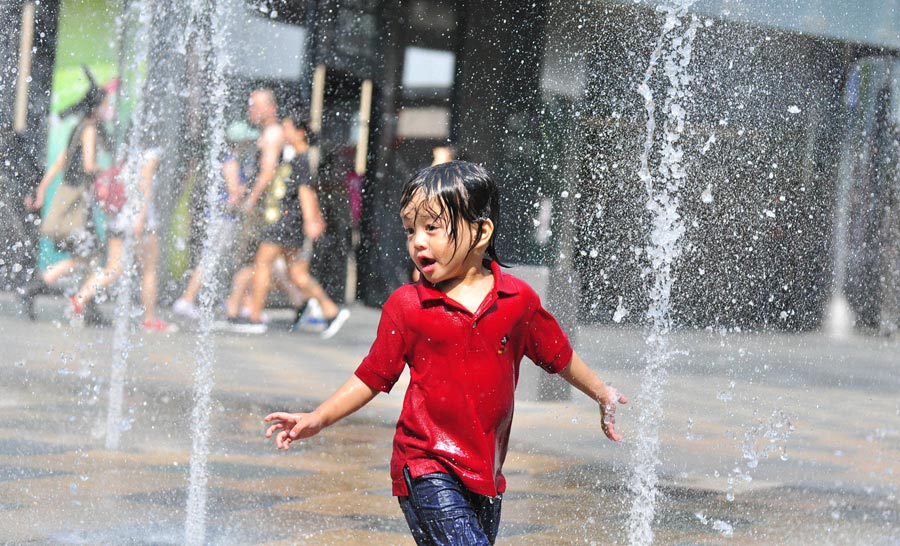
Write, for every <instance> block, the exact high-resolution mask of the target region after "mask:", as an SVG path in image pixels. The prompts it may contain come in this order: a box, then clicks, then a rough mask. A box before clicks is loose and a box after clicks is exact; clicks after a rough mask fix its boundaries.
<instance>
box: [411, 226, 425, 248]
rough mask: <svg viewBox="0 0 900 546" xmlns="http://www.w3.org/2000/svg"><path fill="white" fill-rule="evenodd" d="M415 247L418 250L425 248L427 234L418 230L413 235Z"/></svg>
mask: <svg viewBox="0 0 900 546" xmlns="http://www.w3.org/2000/svg"><path fill="white" fill-rule="evenodd" d="M413 246H415V247H416V248H425V232H423V231H422V230H420V229H417V230H416V232H415V234H414V235H413Z"/></svg>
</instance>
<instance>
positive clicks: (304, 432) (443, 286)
mask: <svg viewBox="0 0 900 546" xmlns="http://www.w3.org/2000/svg"><path fill="white" fill-rule="evenodd" d="M499 206H500V196H499V192H498V190H497V187H496V185H495V183H494V181H493V179H492V178H491V176H490V175H489V174H488V173H487V171H485V170H484V169H483V168H481V167H478V166H476V165H473V164H471V163H467V162H463V161H453V162H449V163H444V164H441V165H436V166H433V167H428V168H425V169H423V170H421V171H419V172H418V173H416V174H415V175H414V176H413V177H412V179H410V180H409V181H408V182H407V183H406V185H405V186H404V188H403V191H402V194H401V200H400V218H401V220H402V222H403V228H404V230H405V231H406V236H407V250H408V252H409V257H410V259H411V260H412V261H413V262H414V263H415V265H416V268H417V269H418V270H419V271H420V272H421V276H422V278H421V279H420V280H419V281H418V282H416V283H411V284H406V285H404V286H402V287H401V288H399V289H397V290H396V291H395V292H394V293H393V294H392V295H391V296H390V298H388V301H387V302H386V303H385V305H384V308H383V310H382V314H381V321H380V323H379V325H378V331H377V337H376V339H375V342H374V343H373V345H372V347H371V349H370V350H369V354H368V356H366V357H365V358H364V359H363V361H362V363H361V364H360V366H359V367H358V368H357V370H356V373H355V374H353V375H352V376H351V377H350V378H349V379H348V380H347V381H346V382H345V383H344V384H343V385H342V386H341V387H340V388H338V390H337V391H336V392H335V393H334V394H332V395H331V396H330V397H329V398H328V399H327V400H326V401H325V402H323V403H322V404H320V405H319V406H318V407H317V408H316V409H315V410H314V411H313V412H311V413H286V412H275V413H271V414H269V415H267V416H266V417H265V421H266V422H267V423H270V426H269V427H268V429H267V430H266V437H267V438H270V437H273V436H274V437H275V444H276V446H277V447H278V448H279V449H285V450H287V449H289V448H290V446H291V444H292V443H293V442H295V441H298V440H302V439H304V438H309V437H311V436H313V435H315V434H318V433H319V432H320V431H321V430H322V429H324V428H326V427H328V426H330V425H333V424H334V423H336V422H338V421H339V420H341V419H343V418H344V417H347V416H348V415H350V414H352V413H354V412H355V411H357V410H359V409H360V408H362V407H363V406H365V405H366V404H367V403H369V402H370V401H371V400H372V399H373V398H374V397H375V396H376V395H377V394H378V393H379V392H389V391H390V390H391V389H392V387H393V386H394V385H395V384H396V383H397V381H398V380H399V379H400V376H401V374H402V373H403V371H404V369H405V368H406V367H407V366H408V367H409V386H408V388H407V390H406V397H405V399H404V402H403V408H402V409H401V412H400V417H399V421H398V423H397V427H396V432H395V435H394V451H393V456H392V458H391V464H390V474H391V481H392V490H393V494H394V495H395V496H396V497H397V498H398V500H399V503H400V508H401V510H402V511H403V514H404V516H405V517H406V521H407V524H408V525H409V528H410V531H411V532H412V536H413V538H414V539H415V540H416V542H417V543H418V544H420V545H430V546H434V545H442V546H443V545H462V544H465V545H479V546H484V545H488V544H493V543H494V540H495V539H496V537H497V532H498V529H499V525H500V512H501V505H502V499H503V492H504V490H505V489H506V478H505V477H504V476H503V472H502V466H503V462H504V459H505V457H506V451H507V446H508V442H509V433H510V427H511V424H512V418H513V403H514V391H515V386H516V381H517V379H518V376H519V363H520V362H521V360H522V358H523V357H525V356H527V357H528V358H529V359H530V360H531V361H532V362H534V363H535V364H537V365H538V366H540V367H541V368H543V369H544V370H545V371H547V372H549V373H558V374H560V376H562V377H563V379H565V380H566V381H568V382H569V383H570V384H572V385H573V386H575V387H576V388H577V389H578V390H580V391H582V392H583V393H585V394H586V395H588V396H589V397H590V398H591V399H593V400H594V401H596V402H597V404H598V408H599V412H600V426H601V428H602V430H603V432H604V433H605V434H606V436H607V437H608V438H609V439H610V440H613V441H618V440H620V439H621V437H620V436H619V434H618V433H617V432H616V430H615V411H616V405H617V404H624V403H626V402H627V399H626V398H625V397H624V396H622V395H621V394H619V393H618V392H616V390H615V389H613V388H612V387H609V386H607V385H605V384H604V383H603V381H601V380H600V378H599V377H597V375H596V374H594V372H593V371H591V369H590V368H588V366H587V365H586V364H585V363H584V362H583V361H582V360H581V358H579V357H578V355H577V354H575V353H574V351H573V350H572V347H571V345H570V344H569V341H568V339H567V337H566V335H565V333H563V331H562V329H561V328H560V326H559V324H558V323H557V321H556V320H555V319H554V318H553V316H552V315H550V313H548V312H547V311H546V310H545V309H544V308H543V307H542V306H541V302H540V299H539V298H538V296H537V294H536V293H535V292H534V290H533V289H532V288H531V287H529V286H528V285H527V284H526V283H525V282H523V281H521V280H519V279H517V278H515V277H513V276H512V275H508V274H506V273H504V272H502V271H501V269H500V267H501V266H500V262H499V260H498V257H497V252H496V250H495V246H494V241H495V239H496V236H497V231H496V228H497V222H498V220H499V218H500V214H499V213H500V210H499Z"/></svg>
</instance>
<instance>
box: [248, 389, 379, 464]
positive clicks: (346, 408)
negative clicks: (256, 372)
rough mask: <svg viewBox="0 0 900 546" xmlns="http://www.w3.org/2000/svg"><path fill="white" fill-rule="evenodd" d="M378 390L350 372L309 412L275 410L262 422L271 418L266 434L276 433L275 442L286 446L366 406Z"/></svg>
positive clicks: (279, 447) (285, 447) (279, 446)
mask: <svg viewBox="0 0 900 546" xmlns="http://www.w3.org/2000/svg"><path fill="white" fill-rule="evenodd" d="M378 392H379V391H377V390H375V389H373V388H372V387H370V386H368V385H366V384H365V383H363V382H362V381H361V380H360V379H359V378H358V377H356V375H352V376H350V379H348V380H347V381H346V382H345V383H344V384H343V385H341V386H340V387H339V388H338V390H336V391H335V392H334V394H332V395H331V396H330V397H329V398H328V400H325V401H324V402H322V404H320V405H319V407H318V408H316V409H315V411H313V412H312V413H284V412H275V413H270V414H269V415H266V418H265V422H267V423H270V422H273V421H274V423H273V424H272V425H271V426H270V427H269V428H268V429H267V430H266V438H271V437H272V435H273V434H275V446H276V447H278V449H284V450H287V449H288V448H289V447H290V446H291V443H292V442H293V441H294V440H298V439H303V438H309V437H310V436H314V435H316V434H318V433H319V431H320V430H322V429H323V428H325V427H327V426H330V425H333V424H334V423H336V422H338V421H340V420H341V419H343V418H344V417H347V416H348V415H350V414H351V413H353V412H355V411H356V410H358V409H360V408H361V407H363V406H365V405H366V404H368V403H369V402H370V401H371V400H372V399H373V398H375V395H377V394H378Z"/></svg>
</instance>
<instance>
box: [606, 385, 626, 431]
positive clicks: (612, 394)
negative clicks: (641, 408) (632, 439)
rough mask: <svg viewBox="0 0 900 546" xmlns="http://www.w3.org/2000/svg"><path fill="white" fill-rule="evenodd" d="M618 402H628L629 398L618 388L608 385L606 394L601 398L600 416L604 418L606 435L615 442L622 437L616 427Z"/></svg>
mask: <svg viewBox="0 0 900 546" xmlns="http://www.w3.org/2000/svg"><path fill="white" fill-rule="evenodd" d="M617 403H619V404H627V403H628V398H626V397H625V395H624V394H620V393H619V391H617V390H616V389H614V388H612V387H610V386H607V387H606V396H604V397H603V398H601V399H600V417H601V418H602V419H601V423H602V425H601V426H602V427H603V434H606V437H607V438H609V439H610V440H612V441H613V442H618V441H620V440H621V439H622V437H621V436H620V435H619V433H617V432H616V429H615V425H616V404H617Z"/></svg>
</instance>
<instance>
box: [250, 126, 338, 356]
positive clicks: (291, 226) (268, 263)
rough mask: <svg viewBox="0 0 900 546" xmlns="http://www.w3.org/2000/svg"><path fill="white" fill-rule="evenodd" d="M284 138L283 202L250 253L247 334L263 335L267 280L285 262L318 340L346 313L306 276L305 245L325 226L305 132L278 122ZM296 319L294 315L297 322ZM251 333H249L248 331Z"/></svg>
mask: <svg viewBox="0 0 900 546" xmlns="http://www.w3.org/2000/svg"><path fill="white" fill-rule="evenodd" d="M283 129H284V134H285V137H286V140H287V143H288V145H289V147H290V149H291V150H292V152H293V153H292V156H293V157H292V160H291V162H290V164H289V165H290V174H289V175H287V176H286V177H285V178H284V184H285V188H284V197H283V199H282V200H281V204H280V210H279V211H278V213H279V214H278V220H277V221H276V222H275V223H273V224H272V225H270V226H268V227H267V228H266V230H265V231H264V232H263V234H262V241H261V243H260V245H259V249H258V250H257V252H256V258H255V260H254V265H253V268H254V274H253V292H252V294H253V297H252V299H251V305H250V316H249V317H247V320H246V324H245V325H246V326H247V327H248V330H247V331H254V332H263V331H265V324H264V323H263V322H262V320H261V314H262V311H263V308H264V306H265V302H266V297H267V296H268V293H269V289H270V286H271V278H272V264H273V263H274V262H275V260H276V259H277V258H278V257H279V256H284V258H285V260H286V262H287V268H288V278H289V279H290V280H291V281H292V282H293V283H294V284H296V286H297V287H298V288H299V289H300V291H301V292H302V293H303V295H304V296H305V297H306V298H307V301H309V300H310V299H313V298H315V299H316V301H318V303H319V305H320V306H321V308H322V314H323V316H324V318H325V329H324V330H323V331H322V333H321V335H322V337H323V338H326V339H328V338H330V337H333V336H334V335H335V334H336V333H337V332H338V331H339V330H340V329H341V327H342V326H343V324H344V323H345V322H346V321H347V319H348V318H349V317H350V311H348V310H347V309H340V308H338V306H337V305H336V304H335V303H334V301H333V300H332V299H331V298H330V297H329V296H328V294H326V293H325V290H324V289H323V288H322V285H321V284H319V282H318V281H317V280H316V279H315V278H313V277H312V275H310V272H309V256H308V255H306V254H304V251H303V249H304V246H305V242H306V240H307V239H308V240H309V241H310V242H312V241H315V240H316V239H317V238H318V237H319V236H320V235H321V234H322V233H323V232H324V231H325V222H324V220H323V218H322V213H321V210H320V208H319V201H318V198H317V196H316V190H315V189H314V188H313V187H312V177H311V175H310V169H309V155H308V152H309V141H308V136H307V135H308V134H309V133H308V131H309V129H308V127H307V125H306V123H305V122H303V121H297V122H295V121H294V120H292V119H290V118H288V119H286V120H284V122H283ZM301 314H302V313H298V318H299V316H300V315H301ZM251 329H252V330H251Z"/></svg>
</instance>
